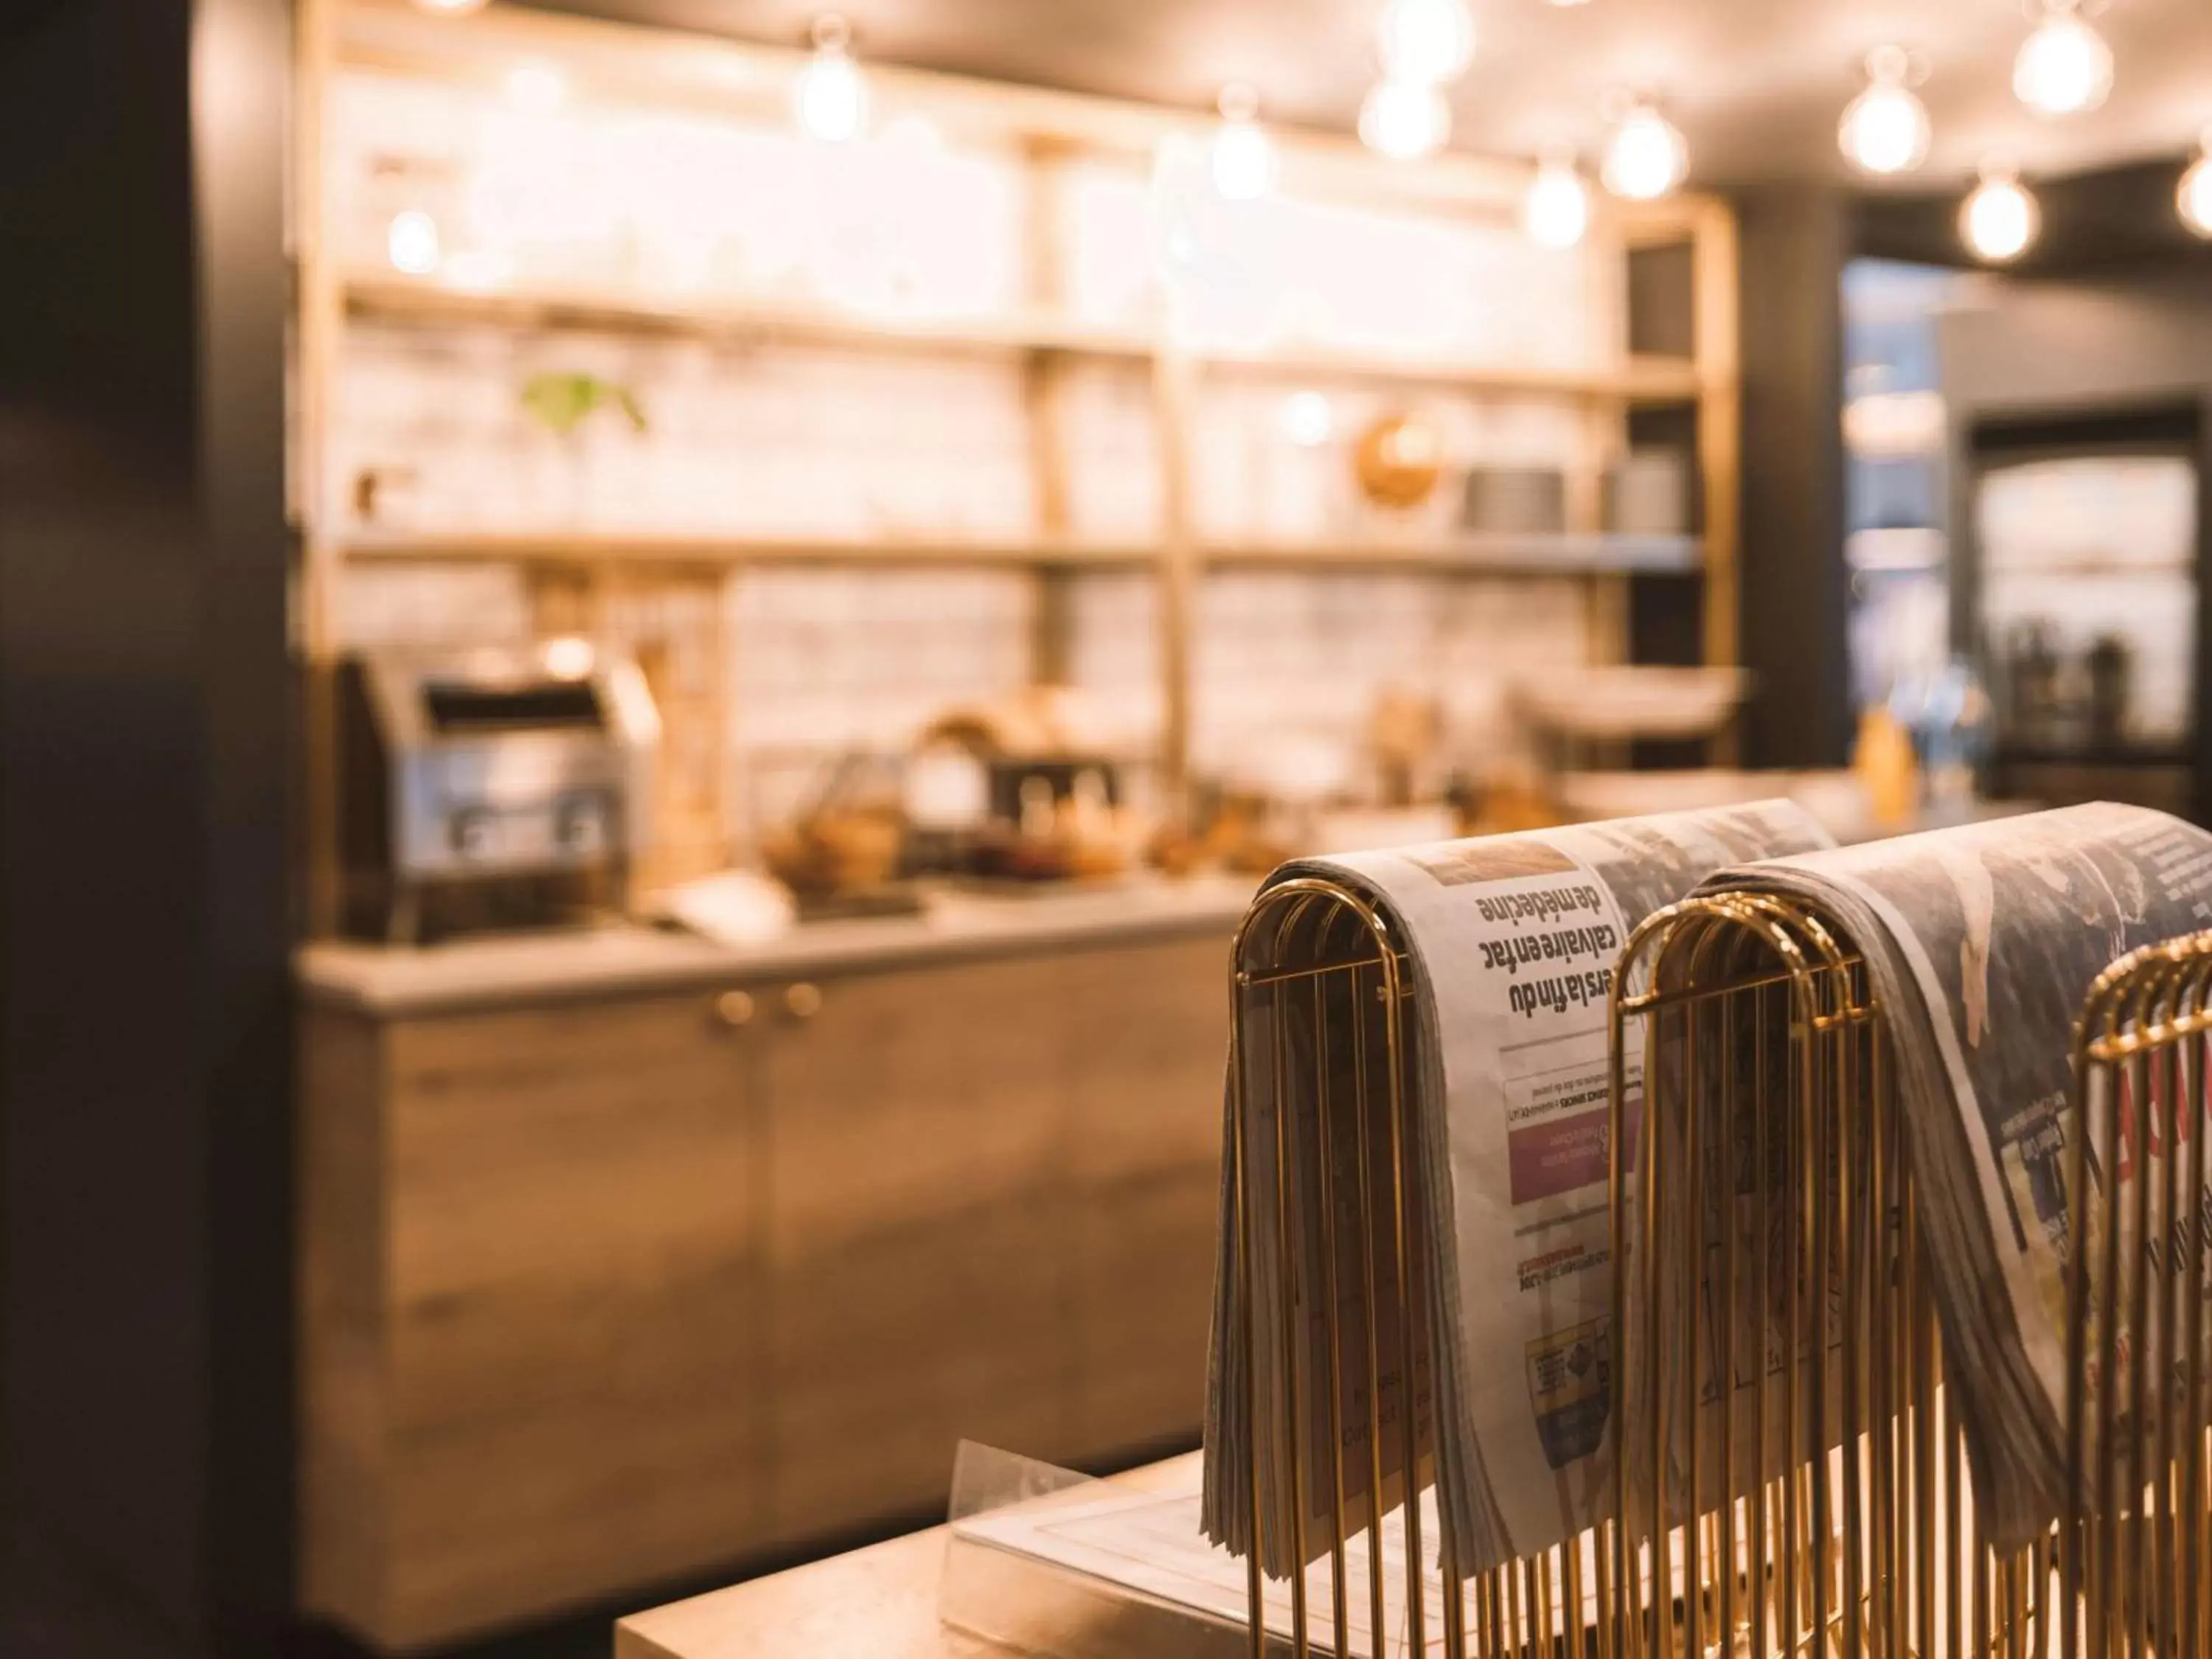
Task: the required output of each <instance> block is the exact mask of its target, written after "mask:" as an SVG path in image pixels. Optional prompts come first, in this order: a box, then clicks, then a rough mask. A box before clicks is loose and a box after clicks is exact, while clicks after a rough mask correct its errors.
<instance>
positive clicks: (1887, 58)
mask: <svg viewBox="0 0 2212 1659" xmlns="http://www.w3.org/2000/svg"><path fill="white" fill-rule="evenodd" d="M1911 66H1912V60H1911V58H1909V57H1908V56H1907V55H1906V54H1905V49H1904V48H1903V47H1901V46H1882V47H1880V48H1878V49H1877V50H1875V52H1872V53H1870V54H1869V56H1868V58H1867V81H1868V85H1867V88H1866V90H1865V91H1864V92H1862V93H1861V94H1859V95H1858V96H1857V97H1856V98H1854V99H1852V100H1851V101H1850V104H1849V106H1846V107H1845V109H1844V118H1843V121H1842V122H1841V124H1840V125H1838V127H1837V128H1836V142H1837V143H1838V144H1839V145H1840V146H1841V147H1842V149H1843V152H1844V159H1845V160H1846V161H1849V162H1850V164H1851V165H1852V166H1853V167H1857V168H1859V169H1860V170H1861V171H1863V172H1866V173H1910V172H1911V171H1912V169H1913V168H1915V167H1918V166H1919V165H1920V164H1921V163H1922V162H1923V161H1926V160H1927V159H1928V142H1929V137H1930V132H1929V123H1928V106H1926V105H1925V104H1923V103H1922V102H1921V101H1920V100H1919V99H1918V98H1917V96H1915V95H1914V94H1913V91H1912V88H1911V87H1910V86H1908V85H1907V84H1906V81H1907V78H1908V77H1909V76H1911Z"/></svg>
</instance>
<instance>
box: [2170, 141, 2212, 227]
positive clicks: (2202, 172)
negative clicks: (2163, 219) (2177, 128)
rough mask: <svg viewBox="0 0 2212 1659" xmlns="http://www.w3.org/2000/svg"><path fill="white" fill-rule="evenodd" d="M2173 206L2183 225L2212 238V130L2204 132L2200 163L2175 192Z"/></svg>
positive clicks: (2194, 162) (2190, 169)
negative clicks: (2179, 214)
mask: <svg viewBox="0 0 2212 1659" xmlns="http://www.w3.org/2000/svg"><path fill="white" fill-rule="evenodd" d="M2173 204H2174V206H2175V207H2176V208H2178V209H2179V210H2180V213H2181V222H2182V223H2183V224H2185V225H2186V226H2188V227H2189V228H2190V229H2191V231H2193V232H2194V233H2195V234H2197V235H2199V236H2203V237H2208V238H2212V127H2207V128H2205V129H2204V137H2203V140H2202V141H2201V142H2200V143H2198V145H2197V159H2196V160H2195V161H2191V163H2190V164H2189V169H2188V171H2187V172H2185V173H2183V174H2182V175H2181V183H2180V185H2179V187H2178V188H2177V189H2176V190H2175V191H2174V192H2173Z"/></svg>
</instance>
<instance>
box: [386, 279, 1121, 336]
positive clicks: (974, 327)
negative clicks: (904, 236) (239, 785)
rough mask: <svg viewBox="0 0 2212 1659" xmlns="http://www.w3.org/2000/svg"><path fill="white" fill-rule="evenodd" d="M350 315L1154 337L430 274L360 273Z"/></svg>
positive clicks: (836, 332)
mask: <svg viewBox="0 0 2212 1659" xmlns="http://www.w3.org/2000/svg"><path fill="white" fill-rule="evenodd" d="M345 304H346V310H347V313H349V315H351V316H353V317H355V318H357V319H362V320H365V321H381V322H398V323H409V324H415V325H440V326H448V325H455V324H468V323H477V324H487V325H495V326H497V327H501V328H525V329H571V330H575V331H592V332H599V333H614V334H657V335H677V336H689V337H696V338H702V339H760V340H795V341H802V342H806V343H814V344H820V345H846V344H849V345H858V346H866V347H867V348H869V349H882V348H884V347H886V346H891V347H905V348H908V349H914V350H921V351H938V352H946V351H949V352H975V353H982V354H986V355H998V354H1000V353H1009V352H1011V353H1020V352H1030V351H1060V352H1073V353H1081V354H1086V355H1089V356H1106V357H1145V356H1150V355H1151V353H1152V343H1151V341H1150V340H1148V339H1147V338H1146V337H1143V336H1141V335H1136V334H1132V333H1129V332H1127V331H1121V330H1115V329H1108V328H1100V327H1093V326H1091V325H1085V324H1081V323H1077V322H1073V321H1071V320H1069V319H1064V318H1056V317H1047V316H1042V315H1035V314H1032V315H1028V316H1023V315H1018V314H1016V315H1003V316H991V317H944V318H939V317H927V316H902V315H898V314H896V313H869V312H866V311H861V310H857V309H854V308H851V307H841V306H835V305H829V304H823V303H805V302H793V301H773V300H732V299H727V298H721V297H715V296H697V297H691V298H679V297H677V296H672V295H671V296H670V297H668V298H666V299H649V298H645V297H642V296H641V295H636V294H635V293H630V292H625V291H622V290H617V289H593V288H581V287H579V288H566V287H564V288H543V289H529V290H526V291H519V290H513V289H502V290H477V289H462V288H456V287H454V286H453V285H452V284H450V283H441V282H438V281H435V280H434V279H430V278H427V277H415V276H398V275H396V274H386V275H379V276H356V277H354V278H351V279H349V281H348V282H347V283H346V284H345Z"/></svg>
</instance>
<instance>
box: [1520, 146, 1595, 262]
mask: <svg viewBox="0 0 2212 1659" xmlns="http://www.w3.org/2000/svg"><path fill="white" fill-rule="evenodd" d="M1589 216H1590V203H1589V186H1588V185H1585V184H1583V176H1582V174H1580V173H1577V172H1576V171H1575V158H1574V156H1573V155H1572V153H1571V152H1569V151H1560V152H1559V153H1557V154H1555V155H1547V156H1546V157H1545V158H1544V159H1543V161H1541V162H1540V163H1538V165H1537V167H1536V176H1535V177H1534V178H1533V179H1530V180H1529V181H1528V196H1527V197H1525V198H1524V199H1523V200H1522V204H1521V223H1522V227H1523V228H1525V229H1526V230H1527V231H1528V239H1529V240H1531V241H1533V242H1535V243H1537V244H1538V245H1539V246H1543V247H1572V246H1574V245H1575V244H1576V243H1577V242H1579V241H1581V240H1582V239H1583V232H1584V231H1586V230H1588V229H1589Z"/></svg>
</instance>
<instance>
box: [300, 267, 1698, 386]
mask: <svg viewBox="0 0 2212 1659" xmlns="http://www.w3.org/2000/svg"><path fill="white" fill-rule="evenodd" d="M344 299H345V309H346V312H347V313H348V315H349V316H351V317H353V318H354V319H357V320H360V321H365V322H374V323H386V324H392V323H398V324H405V325H413V326H418V327H422V326H464V325H494V326H497V327H501V328H511V329H543V330H569V331H578V332H598V333H612V334H642V335H661V336H672V337H684V338H704V339H733V338H734V339H758V340H763V341H769V340H774V341H781V342H800V343H815V344H822V345H851V346H860V347H868V348H873V349H899V348H908V349H915V350H922V351H942V352H972V353H977V354H982V355H998V354H1002V353H1007V352H1031V351H1035V352H1060V353H1066V354H1069V355H1071V356H1092V357H1103V358H1108V359H1114V358H1125V359H1126V358H1149V357H1153V356H1165V355H1168V354H1169V353H1170V351H1173V352H1175V353H1176V354H1177V355H1180V356H1184V357H1186V358H1188V360H1189V361H1190V362H1193V363H1195V364H1198V365H1200V366H1202V367H1205V368H1218V369H1234V370H1249V371H1252V372H1254V373H1259V374H1270V375H1281V376H1287V377H1290V378H1293V379H1297V378H1315V377H1319V378H1323V379H1349V380H1386V381H1387V380H1399V381H1406V382H1409V383H1414V384H1420V385H1429V386H1450V387H1454V388H1456V389H1458V390H1460V391H1463V392H1484V393H1490V394H1493V395H1498V396H1509V397H1510V396H1527V397H1539V398H1576V399H1582V398H1597V399H1605V400H1614V401H1622V402H1634V403H1679V402H1687V401H1691V400H1692V399H1694V398H1697V397H1698V396H1699V393H1700V392H1703V391H1705V390H1706V389H1707V388H1706V386H1705V380H1704V379H1703V377H1701V376H1700V374H1699V371H1698V367H1697V365H1696V364H1695V363H1694V362H1692V361H1690V360H1689V359H1687V358H1674V357H1663V356H1635V357H1631V358H1628V359H1627V360H1626V361H1625V362H1622V363H1620V365H1618V366H1604V365H1601V366H1597V367H1593V368H1575V367H1549V366H1546V365H1542V364H1531V365H1518V364H1512V363H1499V362H1484V361H1480V360H1477V359H1472V358H1469V357H1467V356H1463V355H1459V354H1455V353H1454V352H1452V351H1450V350H1449V349H1443V350H1438V351H1436V352H1425V351H1419V350H1413V349H1391V348H1389V347H1386V346H1379V345H1378V346H1372V347H1362V346H1358V345H1352V344H1337V343H1330V342H1327V341H1312V340H1292V341H1285V342H1270V343H1265V344H1255V345H1253V346H1250V347H1243V346H1236V345H1223V344H1218V343H1206V342H1204V341H1197V342H1191V343H1175V342H1171V341H1170V339H1169V338H1168V337H1166V336H1165V335H1164V333H1161V332H1158V331H1149V330H1140V329H1133V328H1127V327H1117V326H1115V325H1106V324H1097V323H1087V322H1084V321H1081V320H1079V319H1072V318H1066V317H1055V316H1052V315H1050V314H1048V313H1041V312H1035V311H1031V312H1015V313H996V314H986V313H957V314H949V315H932V314H929V313H924V312H921V311H915V312H905V313H902V312H901V311H899V310H897V309H896V308H895V307H884V308H883V309H880V310H873V311H872V310H869V309H867V308H866V307H860V306H845V305H839V304H836V303H835V302H832V301H805V300H784V299H772V298H753V299H748V298H741V297H735V296H732V295H722V294H715V293H710V292H702V293H696V294H680V293H670V294H665V295H649V294H644V293H640V292H638V291H636V290H635V289H625V288H621V287H617V286H612V285H609V286H604V287H601V286H588V285H586V286H576V285H567V284H563V285H559V286H550V285H540V284H532V285H529V286H525V287H500V288H489V287H486V288H475V287H468V286H463V285H460V284H458V283H453V282H450V281H441V280H439V279H437V278H434V277H417V276H402V275H398V274H394V273H387V272H377V273H374V274H369V275H362V274H356V275H354V276H349V277H348V278H347V279H346V282H345V283H344Z"/></svg>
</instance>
